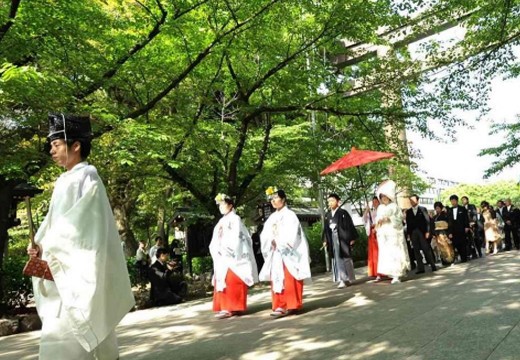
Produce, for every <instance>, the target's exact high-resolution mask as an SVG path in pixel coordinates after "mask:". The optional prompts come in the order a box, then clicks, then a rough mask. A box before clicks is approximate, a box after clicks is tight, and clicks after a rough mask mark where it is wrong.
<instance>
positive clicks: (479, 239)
mask: <svg viewBox="0 0 520 360" xmlns="http://www.w3.org/2000/svg"><path fill="white" fill-rule="evenodd" d="M473 239H474V241H475V247H478V248H479V249H480V252H479V254H481V255H480V256H482V245H484V243H485V237H484V216H482V214H476V215H475V226H474V227H473Z"/></svg>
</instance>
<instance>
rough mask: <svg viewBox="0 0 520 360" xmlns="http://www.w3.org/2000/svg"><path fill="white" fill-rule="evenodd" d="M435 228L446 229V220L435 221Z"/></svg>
mask: <svg viewBox="0 0 520 360" xmlns="http://www.w3.org/2000/svg"><path fill="white" fill-rule="evenodd" d="M435 230H448V222H447V221H436V222H435Z"/></svg>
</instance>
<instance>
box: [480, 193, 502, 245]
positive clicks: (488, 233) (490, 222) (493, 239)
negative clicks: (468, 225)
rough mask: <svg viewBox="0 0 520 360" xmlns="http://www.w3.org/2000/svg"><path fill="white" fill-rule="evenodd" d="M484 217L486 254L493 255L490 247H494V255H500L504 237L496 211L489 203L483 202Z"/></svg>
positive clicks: (481, 205)
mask: <svg viewBox="0 0 520 360" xmlns="http://www.w3.org/2000/svg"><path fill="white" fill-rule="evenodd" d="M480 207H481V208H482V217H483V218H484V237H485V238H486V254H489V253H491V250H490V245H492V246H493V255H495V254H496V253H498V249H499V248H500V246H501V245H502V237H501V236H500V229H499V227H498V221H497V216H496V213H495V210H493V208H492V207H491V206H490V205H489V203H488V202H487V201H482V203H481V204H480Z"/></svg>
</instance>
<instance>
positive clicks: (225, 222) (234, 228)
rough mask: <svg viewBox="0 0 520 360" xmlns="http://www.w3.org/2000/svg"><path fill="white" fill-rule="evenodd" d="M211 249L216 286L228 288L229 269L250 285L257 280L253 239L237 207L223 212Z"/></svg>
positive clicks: (221, 288)
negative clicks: (236, 209)
mask: <svg viewBox="0 0 520 360" xmlns="http://www.w3.org/2000/svg"><path fill="white" fill-rule="evenodd" d="M209 251H210V253H211V257H212V258H213V270H214V274H213V286H215V289H216V290H217V291H223V290H224V289H225V288H226V274H227V272H228V269H230V270H231V271H233V272H234V273H235V274H236V275H237V276H238V277H239V278H240V279H241V280H242V281H243V282H244V283H245V284H246V285H247V286H252V285H253V284H254V283H257V282H258V269H257V267H256V261H255V254H254V253H253V242H252V240H251V236H250V235H249V232H248V231H247V229H246V227H245V226H244V224H243V223H242V220H240V216H238V215H237V214H236V213H235V211H234V210H233V211H230V212H229V213H227V214H226V215H224V216H222V218H221V219H220V220H219V222H218V223H217V225H216V226H215V229H214V230H213V237H212V239H211V243H210V245H209Z"/></svg>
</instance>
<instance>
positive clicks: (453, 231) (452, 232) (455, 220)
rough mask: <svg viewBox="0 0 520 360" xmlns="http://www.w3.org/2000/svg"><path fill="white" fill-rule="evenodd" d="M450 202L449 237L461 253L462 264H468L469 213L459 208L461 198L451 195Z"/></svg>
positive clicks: (461, 207)
mask: <svg viewBox="0 0 520 360" xmlns="http://www.w3.org/2000/svg"><path fill="white" fill-rule="evenodd" d="M450 202H451V206H452V207H451V208H449V209H448V237H449V238H450V239H451V241H452V242H453V246H454V247H455V248H456V249H457V252H458V253H459V256H460V262H467V261H468V253H467V245H468V244H467V240H466V237H467V234H468V232H469V217H468V211H467V210H466V209H465V208H464V207H463V206H459V197H458V196H457V195H451V196H450Z"/></svg>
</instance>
